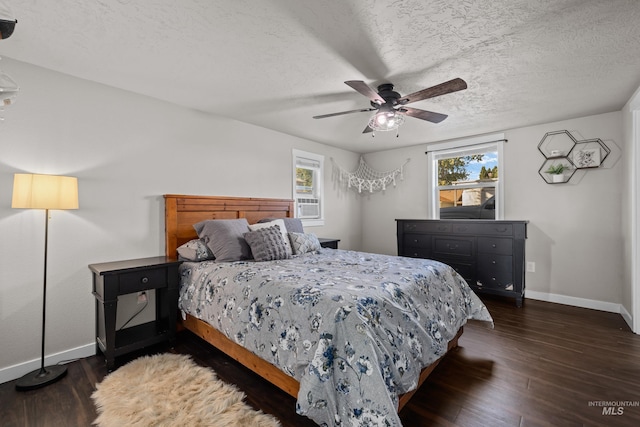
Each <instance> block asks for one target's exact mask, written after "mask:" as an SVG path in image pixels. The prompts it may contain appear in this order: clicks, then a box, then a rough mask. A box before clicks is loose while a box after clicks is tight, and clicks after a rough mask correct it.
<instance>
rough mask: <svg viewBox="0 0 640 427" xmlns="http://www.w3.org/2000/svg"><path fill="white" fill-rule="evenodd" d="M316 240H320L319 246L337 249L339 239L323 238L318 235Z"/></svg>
mask: <svg viewBox="0 0 640 427" xmlns="http://www.w3.org/2000/svg"><path fill="white" fill-rule="evenodd" d="M318 241H319V242H320V246H322V247H323V248H330V249H338V242H339V241H340V239H325V238H322V237H318Z"/></svg>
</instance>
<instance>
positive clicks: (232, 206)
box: [164, 194, 462, 411]
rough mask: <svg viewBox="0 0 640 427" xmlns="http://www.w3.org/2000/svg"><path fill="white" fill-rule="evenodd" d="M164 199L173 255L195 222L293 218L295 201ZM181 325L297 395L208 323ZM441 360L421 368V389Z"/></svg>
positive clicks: (288, 381) (283, 378) (276, 372)
mask: <svg viewBox="0 0 640 427" xmlns="http://www.w3.org/2000/svg"><path fill="white" fill-rule="evenodd" d="M164 200H165V254H166V255H167V256H171V257H175V256H176V255H177V248H178V247H179V246H180V245H182V244H184V243H186V242H188V241H189V240H191V239H195V238H197V237H198V235H197V234H196V232H195V230H194V229H193V224H196V223H197V222H200V221H204V220H206V219H235V218H246V219H247V221H248V222H249V223H250V224H253V223H255V222H257V221H259V220H260V219H262V218H292V217H293V200H290V199H266V198H252V197H251V198H246V197H224V196H193V195H175V194H166V195H165V196H164ZM182 326H183V327H184V328H186V329H188V330H190V331H191V332H193V333H194V334H196V335H198V336H199V337H200V338H202V339H203V340H205V341H206V342H208V343H209V344H211V345H213V346H214V347H216V348H217V349H219V350H220V351H222V352H223V353H225V354H226V355H228V356H229V357H231V358H233V359H235V360H237V361H238V362H240V363H241V364H243V365H244V366H246V367H247V368H249V369H251V370H252V371H253V372H255V373H256V374H258V375H260V376H261V377H262V378H264V379H266V380H267V381H269V382H270V383H272V384H274V385H275V386H277V387H279V388H280V389H282V390H284V391H285V392H286V393H288V394H290V395H291V396H293V397H295V398H297V397H298V390H299V389H300V384H299V382H298V381H297V380H296V379H294V378H293V377H290V376H289V375H287V374H285V373H284V372H282V371H281V370H280V369H279V368H277V367H276V366H274V365H272V364H271V363H269V362H267V361H265V360H263V359H261V358H260V357H258V356H256V355H255V354H254V353H252V352H250V351H249V350H247V349H245V348H244V347H242V346H240V345H238V344H236V343H235V342H234V341H232V340H230V339H229V338H227V337H226V336H225V335H224V334H222V333H221V332H219V331H218V330H217V329H215V328H213V327H212V326H210V325H209V324H207V323H206V322H203V321H202V320H199V319H196V318H195V317H192V316H188V315H187V319H186V320H185V321H183V322H182ZM460 335H462V328H460V330H459V331H458V334H457V335H456V336H455V337H454V338H453V339H452V340H451V341H450V342H449V346H448V349H449V350H451V349H452V348H454V347H456V346H457V345H458V338H459V337H460ZM441 359H442V358H440V359H438V360H437V361H435V362H434V363H433V364H431V365H429V366H427V367H426V368H425V369H423V370H422V372H421V374H420V381H419V383H418V384H419V385H418V388H419V387H420V385H422V383H423V382H424V381H425V379H426V378H427V376H428V375H429V374H430V373H431V372H432V371H433V370H434V369H435V367H436V366H437V365H438V363H439V362H440V360H441ZM415 391H417V389H416V390H414V391H411V392H409V393H405V394H403V395H401V396H400V400H399V405H398V411H400V410H401V409H402V408H403V407H404V405H405V404H406V403H407V402H408V401H409V399H410V398H411V396H412V395H413V394H414V393H415Z"/></svg>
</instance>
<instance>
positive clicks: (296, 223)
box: [258, 218, 304, 233]
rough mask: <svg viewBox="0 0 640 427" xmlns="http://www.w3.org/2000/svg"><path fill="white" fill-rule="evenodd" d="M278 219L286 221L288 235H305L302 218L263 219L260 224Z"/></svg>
mask: <svg viewBox="0 0 640 427" xmlns="http://www.w3.org/2000/svg"><path fill="white" fill-rule="evenodd" d="M276 219H281V220H282V221H284V226H285V228H286V229H287V233H304V229H303V228H302V220H301V219H300V218H262V219H261V220H260V221H258V223H259V224H260V223H264V222H271V221H273V220H276Z"/></svg>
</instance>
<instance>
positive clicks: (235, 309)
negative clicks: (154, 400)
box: [164, 195, 492, 426]
mask: <svg viewBox="0 0 640 427" xmlns="http://www.w3.org/2000/svg"><path fill="white" fill-rule="evenodd" d="M164 199H165V243H166V244H165V247H166V255H168V256H174V257H175V256H176V254H177V250H178V248H179V247H181V246H182V245H184V244H186V243H188V242H192V241H194V240H197V239H198V238H199V236H198V233H197V232H196V230H195V228H194V225H195V224H199V223H202V222H203V221H208V220H235V219H239V218H240V219H242V218H244V219H246V220H247V223H249V224H255V223H257V222H258V221H260V220H262V219H264V218H292V217H293V207H294V206H293V201H292V200H289V199H266V198H242V197H218V196H193V195H165V196H164ZM305 231H306V230H305ZM247 238H248V237H247ZM409 279H410V280H409ZM405 282H407V283H408V282H411V283H409V284H407V283H405ZM413 282H415V284H414V283H413ZM405 285H406V286H411V287H412V289H413V288H415V289H416V291H415V292H418V293H420V295H419V296H420V298H416V295H412V294H410V293H409V291H405V289H404V288H403V286H405ZM438 289H439V290H438ZM229 292H237V294H231V293H229ZM411 292H414V291H413V290H412V291H411ZM423 301H429V304H426V303H424V304H423V303H422V302H423ZM180 308H181V310H182V312H183V322H182V325H183V326H184V328H186V329H188V330H190V331H192V332H193V333H195V334H196V335H198V336H199V337H201V338H202V339H204V340H205V341H207V342H208V343H210V344H211V345H213V346H214V347H216V348H218V349H219V350H221V351H222V352H224V353H225V354H227V355H228V356H230V357H232V358H233V359H235V360H237V361H238V362H240V363H242V364H243V365H244V366H246V367H247V368H249V369H251V370H252V371H254V372H255V373H256V374H258V375H260V376H261V377H262V378H265V379H266V380H268V381H269V382H271V383H272V384H274V385H276V386H277V387H279V388H281V389H282V390H284V391H285V392H287V393H288V394H290V395H291V396H293V397H295V398H297V399H298V400H297V406H296V410H297V412H298V413H300V414H302V415H306V416H308V417H309V418H311V419H313V420H314V421H315V422H316V423H318V424H319V425H341V426H347V425H389V426H400V425H401V423H400V419H399V417H398V414H397V413H398V412H399V411H400V410H401V409H402V407H403V406H404V405H405V404H406V403H407V402H408V400H409V399H410V398H411V396H412V395H413V393H415V391H416V390H417V389H418V387H419V386H420V385H421V384H422V383H423V382H424V380H425V379H426V378H427V376H428V375H429V373H431V372H432V371H433V369H434V368H435V367H436V366H437V364H438V362H439V361H440V360H441V359H442V357H443V356H444V355H445V354H446V352H447V351H449V350H451V349H452V348H454V347H456V346H457V343H458V338H459V337H460V335H461V334H462V330H463V329H462V326H463V325H464V324H465V323H466V321H467V320H468V319H472V318H473V319H478V320H483V321H487V322H492V320H491V316H490V315H489V313H488V312H487V310H486V307H484V305H483V304H482V303H481V302H480V300H479V299H478V298H477V296H476V295H475V294H474V293H473V292H472V291H471V290H470V289H469V287H468V286H467V285H466V283H465V282H464V280H463V279H462V278H461V277H460V276H458V275H457V273H455V271H454V270H453V269H452V268H450V267H448V266H446V265H445V264H441V263H438V262H435V261H430V260H423V259H413V258H403V257H392V256H385V255H376V254H366V253H361V252H354V251H344V250H335V249H325V248H315V249H314V250H312V251H309V252H306V253H301V254H299V255H295V256H293V257H291V258H290V259H276V260H272V261H264V262H256V261H252V260H239V261H233V262H217V261H211V260H206V261H201V262H184V263H183V264H182V266H181V293H180ZM270 333H272V335H270Z"/></svg>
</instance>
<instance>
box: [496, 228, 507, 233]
mask: <svg viewBox="0 0 640 427" xmlns="http://www.w3.org/2000/svg"><path fill="white" fill-rule="evenodd" d="M507 230H509V229H508V228H507V227H496V231H497V232H498V233H505V232H506V231H507Z"/></svg>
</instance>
